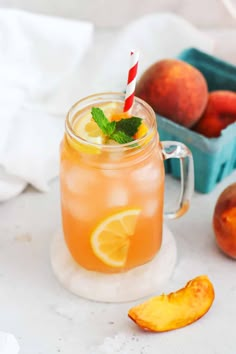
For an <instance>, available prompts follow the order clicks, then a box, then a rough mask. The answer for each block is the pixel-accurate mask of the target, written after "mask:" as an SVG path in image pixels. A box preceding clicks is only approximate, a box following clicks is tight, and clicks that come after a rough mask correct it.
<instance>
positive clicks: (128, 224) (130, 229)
mask: <svg viewBox="0 0 236 354" xmlns="http://www.w3.org/2000/svg"><path fill="white" fill-rule="evenodd" d="M140 212H141V210H140V209H127V210H125V211H122V212H119V213H116V214H113V215H111V216H109V217H108V218H106V219H105V220H103V221H102V222H101V223H100V224H99V225H98V226H97V227H96V229H95V230H94V231H93V233H92V236H91V240H90V242H91V246H92V249H93V252H94V254H95V255H96V256H97V257H98V258H99V259H100V260H101V261H102V262H103V263H105V264H107V265H108V266H110V267H117V268H119V267H123V266H124V265H125V263H126V260H127V256H128V250H129V246H130V237H131V236H133V235H134V232H135V227H136V223H137V219H138V216H139V214H140Z"/></svg>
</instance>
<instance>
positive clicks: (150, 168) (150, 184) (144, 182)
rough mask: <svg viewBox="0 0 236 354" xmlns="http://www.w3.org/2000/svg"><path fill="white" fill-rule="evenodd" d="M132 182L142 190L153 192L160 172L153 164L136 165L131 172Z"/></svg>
mask: <svg viewBox="0 0 236 354" xmlns="http://www.w3.org/2000/svg"><path fill="white" fill-rule="evenodd" d="M132 180H133V184H134V185H135V186H136V188H138V189H139V190H140V191H142V192H151V193H152V192H153V190H154V189H155V188H157V186H158V183H159V181H160V172H159V171H158V169H157V168H156V167H155V165H153V164H148V165H145V166H143V167H138V168H137V169H136V170H135V171H134V172H133V173H132Z"/></svg>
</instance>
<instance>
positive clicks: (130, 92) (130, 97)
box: [123, 50, 139, 112]
mask: <svg viewBox="0 0 236 354" xmlns="http://www.w3.org/2000/svg"><path fill="white" fill-rule="evenodd" d="M138 60H139V52H138V51H137V50H132V51H131V53H130V68H129V73H128V80H127V87H126V94H125V104H124V109H123V110H124V112H128V111H129V110H130V109H131V108H132V106H133V102H134V91H135V86H136V78H137V71H138Z"/></svg>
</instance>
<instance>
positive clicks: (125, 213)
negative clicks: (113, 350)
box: [60, 93, 189, 273]
mask: <svg viewBox="0 0 236 354" xmlns="http://www.w3.org/2000/svg"><path fill="white" fill-rule="evenodd" d="M123 102H124V95H123V94H122V93H103V94H97V95H93V96H90V97H87V98H85V99H83V100H81V101H79V102H78V103H76V104H75V105H74V106H73V107H72V108H71V110H70V111H69V113H68V116H67V118H66V132H65V136H64V139H63V142H62V144H61V171H60V185H61V206H62V223H63V232H64V238H65V241H66V244H67V247H68V249H69V251H70V253H71V255H72V257H73V258H74V260H75V262H77V263H78V264H79V265H81V266H82V267H84V268H86V269H88V270H91V271H98V272H104V273H115V272H121V271H126V270H129V269H131V268H134V267H137V266H140V265H142V264H145V263H146V262H149V261H150V260H151V259H152V258H153V257H154V256H155V255H156V254H157V252H158V250H159V249H160V247H161V242H162V225H163V198H164V165H163V156H165V158H166V157H167V155H168V151H167V150H166V151H165V153H164V150H163V147H162V146H161V144H160V142H159V136H158V132H157V126H156V116H155V114H154V112H153V110H152V109H151V107H150V106H149V105H147V104H146V103H145V102H144V101H142V100H140V99H137V98H135V101H134V104H133V107H132V110H131V112H129V115H127V114H124V113H123V112H122V109H123ZM92 107H96V108H100V109H101V110H102V111H103V112H104V114H105V115H106V117H107V118H108V120H109V121H110V122H113V121H116V122H117V121H119V120H120V119H122V118H124V119H130V118H129V116H136V117H140V118H141V119H142V121H141V124H140V126H139V127H138V129H137V132H136V134H135V135H134V138H133V140H132V141H130V142H128V143H123V144H122V143H118V142H116V141H114V140H111V139H108V138H107V137H106V136H104V134H103V132H102V131H101V129H100V128H99V127H98V126H97V124H96V123H95V121H94V119H93V118H92V115H91V110H92ZM170 155H171V157H173V151H171V153H170ZM179 155H181V154H180V153H179V152H178V156H179ZM174 157H175V156H174ZM176 157H177V156H176ZM182 157H183V156H182ZM184 157H186V156H184ZM188 178H189V176H185V179H188ZM185 190H186V189H185ZM183 194H184V193H182V196H183ZM184 196H185V201H184V202H183V198H182V200H181V202H182V204H181V206H180V210H181V208H183V206H185V209H186V205H187V204H188V197H189V196H187V195H184ZM172 214H173V213H172ZM174 214H176V213H174ZM174 214H173V215H174ZM180 214H181V212H180Z"/></svg>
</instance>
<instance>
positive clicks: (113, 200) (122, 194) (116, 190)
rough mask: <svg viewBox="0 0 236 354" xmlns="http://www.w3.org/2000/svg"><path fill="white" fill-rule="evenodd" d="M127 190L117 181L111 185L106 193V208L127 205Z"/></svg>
mask: <svg viewBox="0 0 236 354" xmlns="http://www.w3.org/2000/svg"><path fill="white" fill-rule="evenodd" d="M128 200H129V198H128V190H127V188H126V187H125V186H124V185H122V184H119V183H118V182H117V183H116V184H115V183H114V184H113V185H111V189H110V191H109V193H108V194H107V201H106V205H107V207H108V208H112V207H118V206H126V205H128Z"/></svg>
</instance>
